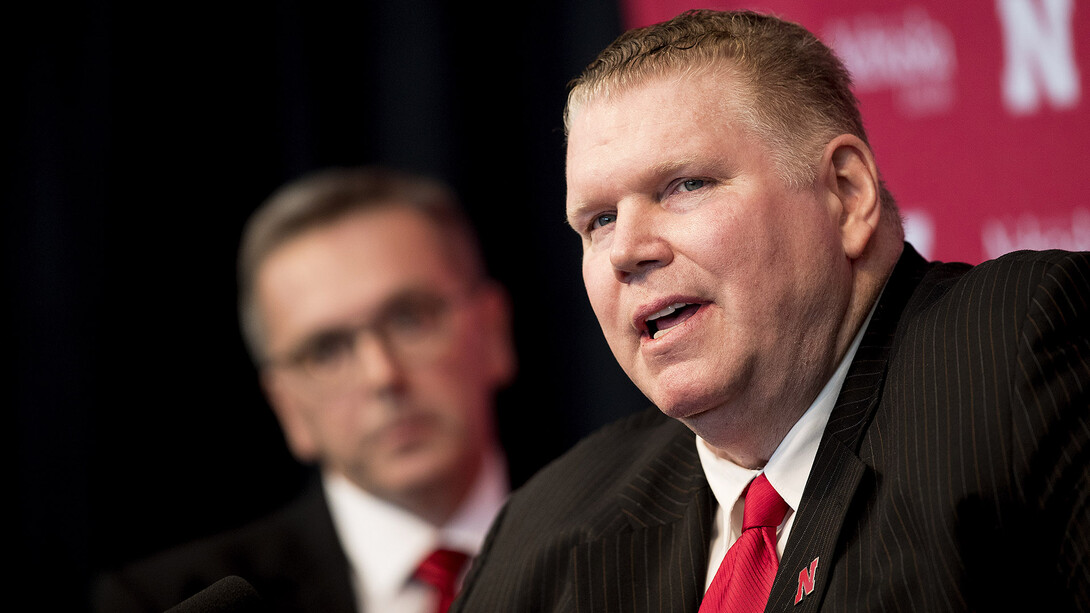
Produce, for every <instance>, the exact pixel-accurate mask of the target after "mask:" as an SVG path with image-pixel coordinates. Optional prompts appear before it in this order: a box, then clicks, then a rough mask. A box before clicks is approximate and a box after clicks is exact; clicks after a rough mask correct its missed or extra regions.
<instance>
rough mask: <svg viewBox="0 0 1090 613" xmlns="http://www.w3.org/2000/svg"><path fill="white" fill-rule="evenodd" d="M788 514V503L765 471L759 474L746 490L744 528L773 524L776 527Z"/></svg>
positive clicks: (743, 511) (743, 512)
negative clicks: (777, 491)
mask: <svg viewBox="0 0 1090 613" xmlns="http://www.w3.org/2000/svg"><path fill="white" fill-rule="evenodd" d="M786 514H787V503H786V502H784V501H783V498H780V495H779V494H778V493H776V490H775V488H773V487H772V484H771V483H769V482H768V478H767V477H765V474H764V473H761V474H759V475H757V478H756V479H754V480H753V481H752V482H751V483H750V484H749V489H747V490H746V503H745V507H744V508H743V509H742V530H749V529H750V528H758V527H765V526H771V527H773V528H775V527H776V526H779V525H780V522H782V521H783V516H784V515H786Z"/></svg>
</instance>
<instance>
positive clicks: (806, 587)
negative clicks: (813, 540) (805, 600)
mask: <svg viewBox="0 0 1090 613" xmlns="http://www.w3.org/2000/svg"><path fill="white" fill-rule="evenodd" d="M817 565H818V559H817V558H814V561H813V562H810V568H809V569H806V568H803V569H802V571H800V572H799V589H798V591H797V592H795V604H799V602H800V601H802V597H803V596H806V595H807V594H809V593H810V592H813V591H814V579H816V578H817ZM807 570H809V572H807Z"/></svg>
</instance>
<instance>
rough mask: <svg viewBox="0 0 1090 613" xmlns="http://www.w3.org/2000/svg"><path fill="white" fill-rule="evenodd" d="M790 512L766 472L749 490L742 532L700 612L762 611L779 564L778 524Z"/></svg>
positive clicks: (732, 546) (713, 580)
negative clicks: (777, 551) (777, 547)
mask: <svg viewBox="0 0 1090 613" xmlns="http://www.w3.org/2000/svg"><path fill="white" fill-rule="evenodd" d="M786 514H787V503H786V502H784V501H783V498H780V495H779V494H777V493H776V490H775V489H773V488H772V484H770V483H769V482H768V479H767V478H766V477H765V475H764V473H761V474H760V475H757V478H756V479H754V480H753V481H752V482H751V483H750V484H749V488H748V489H747V490H746V502H745V507H744V508H743V510H742V535H741V536H739V537H738V540H737V541H735V543H734V545H731V548H730V549H728V550H727V555H726V556H724V557H723V563H722V564H720V565H719V570H717V571H715V578H714V579H712V584H711V586H710V587H708V591H707V593H705V594H704V600H703V601H701V603H700V613H728V612H729V613H760V612H761V611H764V609H765V605H766V604H768V595H769V594H770V593H771V592H772V582H773V580H775V578H776V568H778V567H779V565H780V562H779V556H777V555H776V528H777V527H778V526H779V525H780V522H782V521H783V516H784V515H786Z"/></svg>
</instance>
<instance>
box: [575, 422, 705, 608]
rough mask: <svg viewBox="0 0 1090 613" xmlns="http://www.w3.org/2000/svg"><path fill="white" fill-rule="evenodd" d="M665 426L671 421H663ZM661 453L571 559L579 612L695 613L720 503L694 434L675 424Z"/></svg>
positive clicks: (635, 477)
mask: <svg viewBox="0 0 1090 613" xmlns="http://www.w3.org/2000/svg"><path fill="white" fill-rule="evenodd" d="M663 419H664V420H666V419H668V418H665V417H664V418H663ZM663 432H664V435H665V438H664V441H665V444H664V445H663V446H662V447H661V452H659V453H654V454H649V455H648V456H645V458H651V459H650V461H646V459H645V461H642V462H639V461H637V462H638V463H639V464H641V465H642V466H641V468H640V469H639V470H637V471H636V472H635V473H634V475H633V478H632V479H629V480H628V482H627V483H626V484H625V485H624V487H622V488H621V490H620V491H619V495H618V497H617V501H616V502H617V505H618V506H619V508H620V511H621V513H620V515H619V516H618V514H617V513H616V509H617V507H613V508H614V511H612V512H610V513H608V514H607V515H612V517H613V518H615V519H614V520H610V521H608V522H607V523H606V524H604V525H602V526H600V527H599V529H597V530H595V532H596V534H594V535H592V537H591V538H590V539H588V540H587V541H586V542H584V543H582V544H580V545H578V546H577V547H576V548H575V550H574V551H573V552H572V556H573V558H572V562H573V566H574V568H575V569H576V572H575V597H576V605H577V606H576V610H580V611H594V612H595V613H605V612H608V611H618V612H620V611H624V612H626V613H628V612H632V613H637V612H650V611H660V612H667V611H669V612H672V611H696V610H697V608H698V607H699V606H700V599H701V598H702V597H703V593H704V577H705V574H706V569H707V558H708V551H707V550H708V543H709V532H710V530H711V524H712V519H713V516H714V501H713V499H712V496H711V490H710V488H709V487H708V483H707V480H706V479H705V478H704V473H703V471H702V470H701V468H700V460H699V458H698V457H697V454H696V444H695V442H694V437H693V434H692V432H691V431H690V430H689V429H688V428H686V427H685V426H683V425H681V424H680V423H677V422H673V421H672V420H669V422H668V423H665V425H664V426H663Z"/></svg>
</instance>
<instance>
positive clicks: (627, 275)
mask: <svg viewBox="0 0 1090 613" xmlns="http://www.w3.org/2000/svg"><path fill="white" fill-rule="evenodd" d="M648 208H649V207H641V206H639V205H632V206H630V207H621V208H620V210H618V212H617V219H616V221H614V222H613V225H614V227H613V236H612V237H611V243H610V252H609V261H610V263H612V264H613V271H614V274H616V276H617V280H618V281H621V282H623V283H626V282H629V281H631V280H632V278H633V277H634V276H639V275H641V274H644V273H646V272H647V271H649V270H652V269H655V268H659V267H662V266H665V265H667V264H669V263H670V261H671V260H672V259H673V251H672V249H671V248H670V244H669V242H668V241H667V240H666V238H665V237H664V236H663V234H662V232H661V230H662V222H663V220H662V219H660V217H661V215H656V214H655V212H654V211H649V210H647V209H648Z"/></svg>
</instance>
